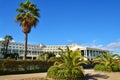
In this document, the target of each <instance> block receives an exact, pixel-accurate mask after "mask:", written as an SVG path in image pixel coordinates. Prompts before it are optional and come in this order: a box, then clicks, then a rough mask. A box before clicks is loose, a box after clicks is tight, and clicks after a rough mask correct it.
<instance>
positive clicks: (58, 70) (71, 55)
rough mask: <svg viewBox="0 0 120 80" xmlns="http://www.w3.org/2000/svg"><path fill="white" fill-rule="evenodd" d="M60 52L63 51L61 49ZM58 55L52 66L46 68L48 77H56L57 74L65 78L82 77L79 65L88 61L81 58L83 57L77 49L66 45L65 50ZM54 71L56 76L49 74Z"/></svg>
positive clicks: (74, 78) (71, 79)
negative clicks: (73, 49)
mask: <svg viewBox="0 0 120 80" xmlns="http://www.w3.org/2000/svg"><path fill="white" fill-rule="evenodd" d="M62 52H64V51H63V50H62ZM60 56H61V57H60V58H58V60H57V61H56V62H55V63H54V66H52V67H51V68H50V69H49V70H48V74H47V76H48V77H51V78H58V77H57V76H59V78H63V79H67V80H68V79H69V80H76V79H77V80H78V79H80V78H83V77H84V75H83V72H82V67H81V65H82V64H88V62H87V61H83V60H82V59H83V58H84V57H83V56H82V55H81V53H80V51H79V49H77V50H76V51H72V50H70V49H69V47H67V49H66V51H65V52H64V53H63V54H61V55H60ZM54 70H55V72H54ZM54 73H55V74H56V76H54V75H53V76H52V75H51V74H54Z"/></svg>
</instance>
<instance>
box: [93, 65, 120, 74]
mask: <svg viewBox="0 0 120 80" xmlns="http://www.w3.org/2000/svg"><path fill="white" fill-rule="evenodd" d="M94 70H96V71H105V72H118V71H120V69H119V64H116V65H113V66H112V67H110V66H104V65H102V64H96V65H95V67H94Z"/></svg>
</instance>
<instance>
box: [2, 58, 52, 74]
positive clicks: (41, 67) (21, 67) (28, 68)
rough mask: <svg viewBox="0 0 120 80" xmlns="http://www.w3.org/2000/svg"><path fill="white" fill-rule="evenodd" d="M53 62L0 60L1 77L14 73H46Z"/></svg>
mask: <svg viewBox="0 0 120 80" xmlns="http://www.w3.org/2000/svg"><path fill="white" fill-rule="evenodd" d="M52 65H53V62H47V61H40V60H19V61H17V60H0V75H2V74H12V73H31V72H46V71H47V70H48V68H49V67H50V66H52Z"/></svg>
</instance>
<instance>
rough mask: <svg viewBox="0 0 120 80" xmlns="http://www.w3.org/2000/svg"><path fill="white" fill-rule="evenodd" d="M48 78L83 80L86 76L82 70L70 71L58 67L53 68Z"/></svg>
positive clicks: (50, 69) (49, 71) (48, 73)
mask: <svg viewBox="0 0 120 80" xmlns="http://www.w3.org/2000/svg"><path fill="white" fill-rule="evenodd" d="M47 77H48V78H53V79H56V80H65V79H67V80H81V79H83V78H84V74H83V72H82V71H81V69H77V68H76V69H72V70H68V69H64V68H60V67H58V66H52V67H50V68H49V70H48V72H47Z"/></svg>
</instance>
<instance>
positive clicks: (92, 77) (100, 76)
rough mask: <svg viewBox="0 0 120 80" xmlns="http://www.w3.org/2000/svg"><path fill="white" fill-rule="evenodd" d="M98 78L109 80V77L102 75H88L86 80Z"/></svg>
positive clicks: (96, 79)
mask: <svg viewBox="0 0 120 80" xmlns="http://www.w3.org/2000/svg"><path fill="white" fill-rule="evenodd" d="M98 78H101V79H107V78H109V76H107V75H101V74H94V75H92V74H86V75H85V78H84V80H98Z"/></svg>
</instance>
